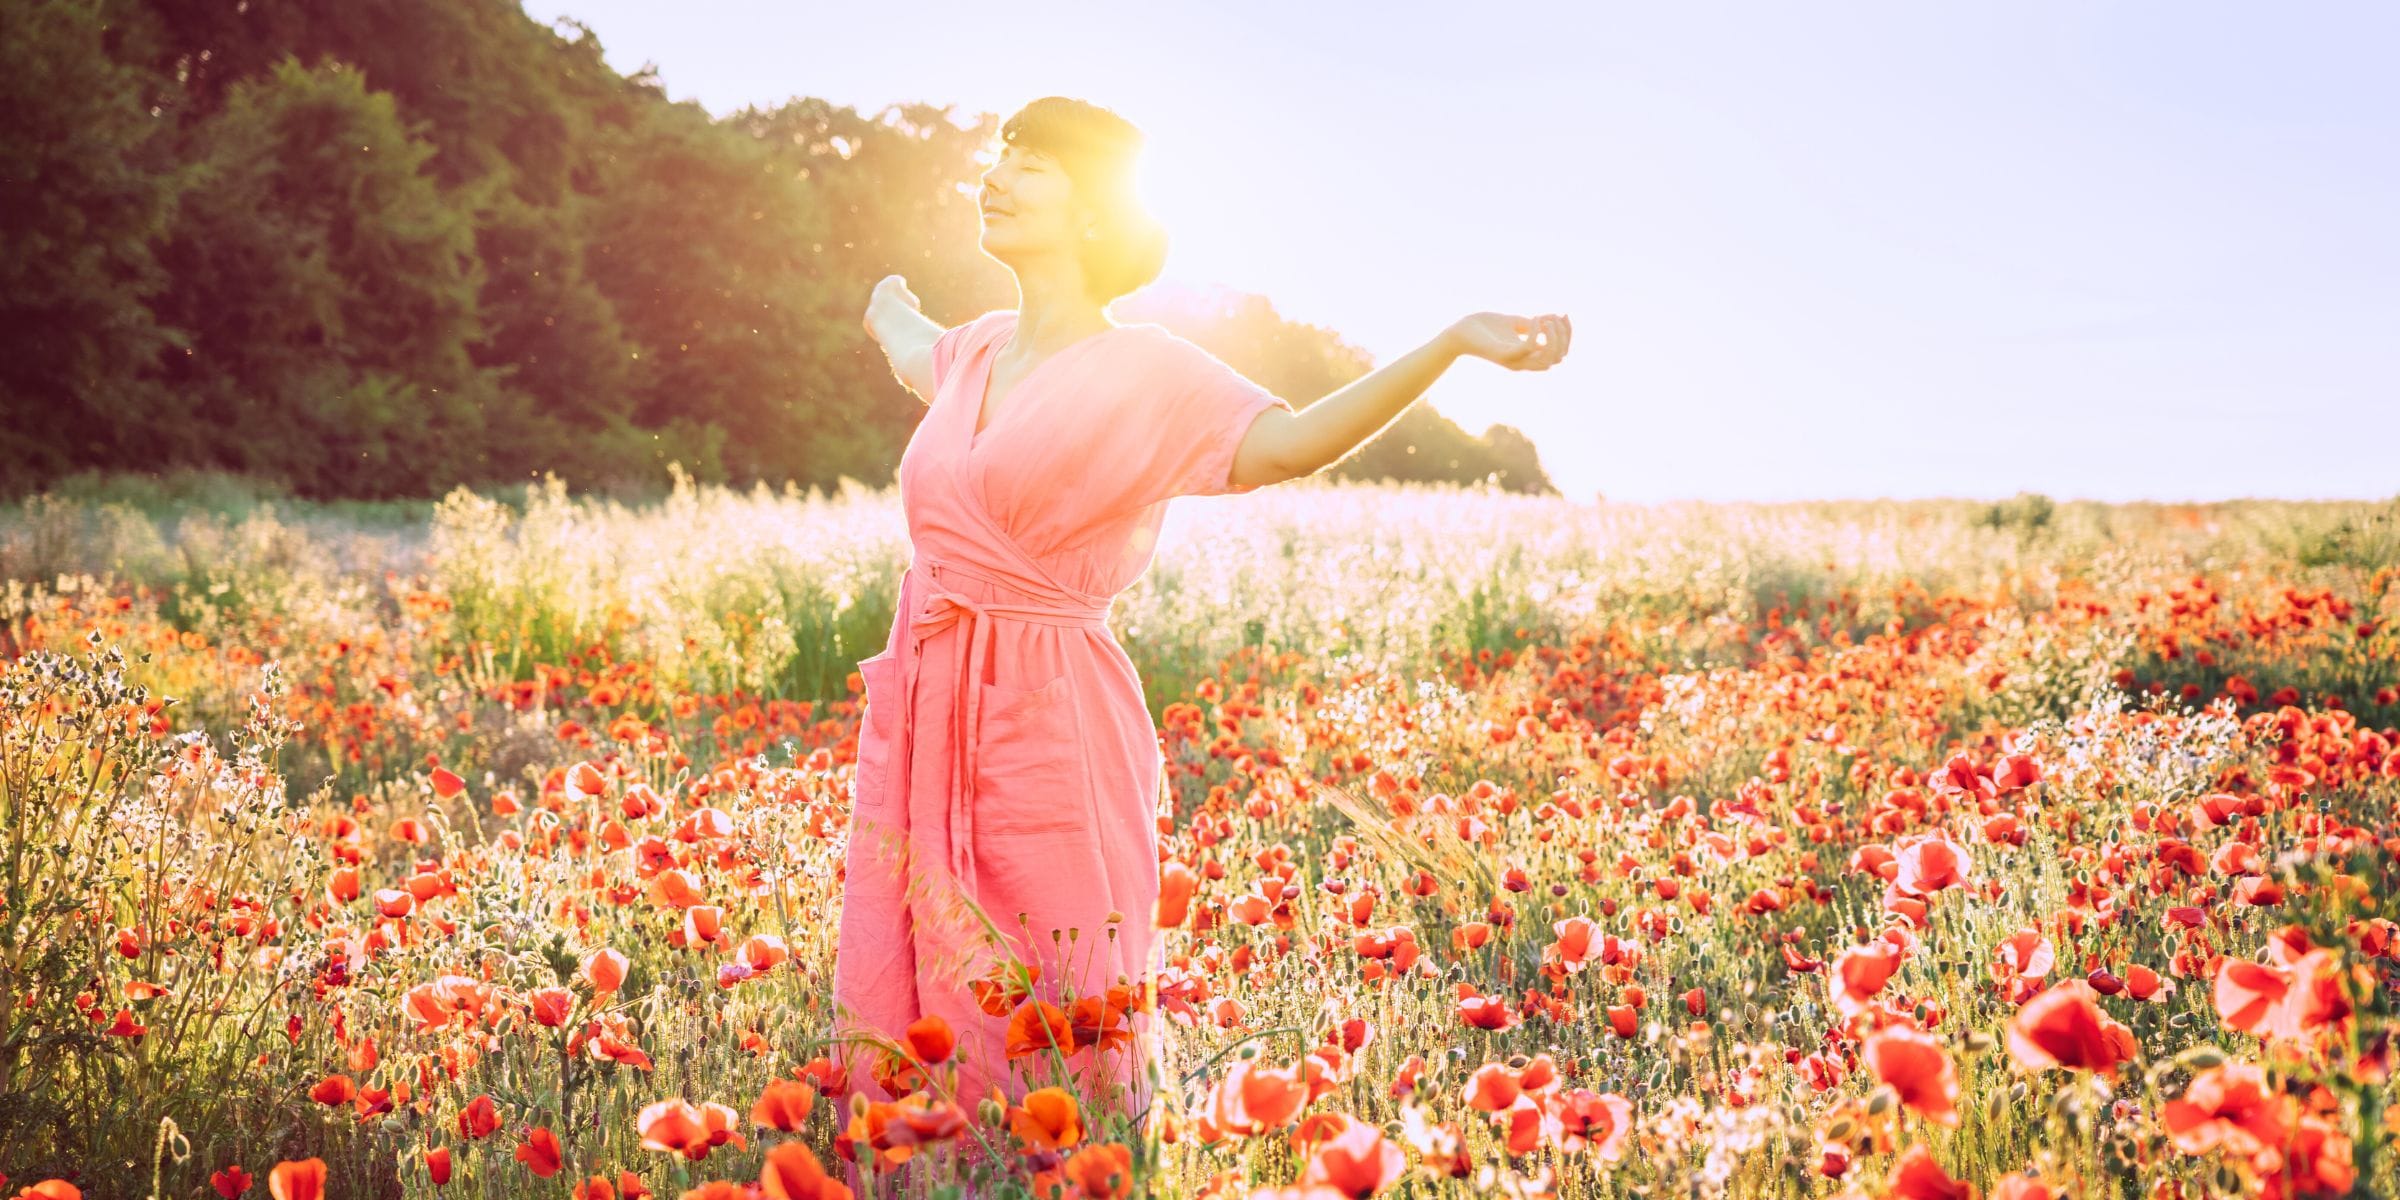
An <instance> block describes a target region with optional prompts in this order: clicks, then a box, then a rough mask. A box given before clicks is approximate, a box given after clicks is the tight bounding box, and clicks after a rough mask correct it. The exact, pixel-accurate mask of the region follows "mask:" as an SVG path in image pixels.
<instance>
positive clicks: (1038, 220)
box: [982, 96, 1167, 305]
mask: <svg viewBox="0 0 2400 1200" xmlns="http://www.w3.org/2000/svg"><path fill="white" fill-rule="evenodd" d="M1000 141H1001V149H1000V160H999V163H998V164H997V165H995V166H994V167H993V168H992V169H991V171H989V172H987V173H986V174H985V176H984V183H983V194H982V202H983V211H984V223H985V227H986V230H987V239H986V240H987V245H986V248H987V249H991V248H992V247H991V246H990V245H989V232H990V231H991V230H993V229H996V228H997V227H998V226H999V225H1001V224H1008V225H1010V226H1011V228H1010V229H1009V232H1008V234H1007V241H1008V242H1009V243H1012V244H1030V243H1034V242H1047V243H1049V244H1053V245H1057V244H1067V245H1072V246H1074V248H1075V250H1074V253H1075V259H1076V265H1077V266H1079V267H1081V268H1082V271H1083V278H1084V283H1085V291H1086V294H1087V295H1088V296H1089V297H1090V298H1091V301H1092V303H1094V304H1102V305H1105V304H1107V303H1108V302H1109V301H1111V300H1114V299H1116V298H1117V297H1119V296H1122V295H1125V294H1126V293H1128V292H1131V291H1133V290H1134V289H1135V288H1139V287H1143V286H1145V285H1147V284H1149V283H1150V282H1151V281H1153V280H1155V279H1157V278H1158V273H1159V271H1160V269H1161V268H1163V267H1164V266H1165V265H1166V261H1167V233H1166V229H1165V228H1164V227H1163V226H1161V225H1160V224H1159V223H1158V221H1157V219H1156V218H1154V217H1152V216H1151V215H1150V213H1149V211H1148V209H1147V208H1145V207H1144V206H1143V204H1142V202H1141V199H1140V197H1139V195H1138V193H1137V190H1136V188H1135V186H1134V181H1135V177H1136V172H1135V167H1136V163H1137V160H1138V158H1139V155H1140V153H1141V149H1142V134H1141V131H1140V130H1138V129H1135V128H1134V127H1133V126H1132V125H1131V124H1129V123H1128V122H1126V120H1125V119H1124V118H1122V117H1120V116H1118V115H1116V114H1115V113H1113V112H1110V111H1109V110H1107V109H1105V108H1101V107H1099V106H1098V105H1093V104H1086V103H1084V102H1082V101H1080V100H1070V99H1067V98H1066V97H1064V96H1046V97H1043V98H1042V99H1040V100H1036V101H1034V102H1033V103H1031V104H1028V105H1026V106H1025V107H1024V108H1023V109H1020V110H1019V111H1018V112H1017V113H1016V115H1014V116H1012V117H1010V118H1009V119H1008V122H1007V123H1006V124H1004V125H1002V126H1001V127H1000ZM995 254H997V251H995Z"/></svg>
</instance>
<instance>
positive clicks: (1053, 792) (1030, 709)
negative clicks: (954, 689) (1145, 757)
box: [975, 675, 1093, 837]
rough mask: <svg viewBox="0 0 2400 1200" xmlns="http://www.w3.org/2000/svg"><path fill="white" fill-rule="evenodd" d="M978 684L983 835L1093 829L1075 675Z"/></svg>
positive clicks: (978, 816) (978, 809) (978, 796)
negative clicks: (1025, 683) (1033, 683)
mask: <svg viewBox="0 0 2400 1200" xmlns="http://www.w3.org/2000/svg"><path fill="white" fill-rule="evenodd" d="M978 686H980V687H981V688H982V689H983V695H982V696H981V698H980V699H979V700H978V701H977V706H978V707H979V708H980V710H981V712H980V713H979V721H980V724H981V728H980V729H979V730H978V732H977V734H976V738H975V742H976V750H975V831H976V833H977V835H978V836H981V835H983V834H992V835H995V836H1001V837H1008V836H1016V835H1026V834H1059V833H1066V832H1070V831H1084V832H1089V831H1091V830H1092V828H1093V825H1092V783H1091V775H1090V772H1089V771H1087V770H1086V769H1085V763H1084V744H1083V727H1082V724H1081V723H1080V722H1079V721H1077V720H1076V711H1075V703H1074V691H1073V689H1072V687H1071V686H1070V680H1069V677H1068V676H1065V675H1061V676H1059V677H1058V678H1056V679H1053V680H1051V681H1050V682H1048V683H1045V684H1043V685H1042V686H1040V687H1037V688H1012V687H1005V686H1002V685H1000V684H996V683H986V684H980V685H978Z"/></svg>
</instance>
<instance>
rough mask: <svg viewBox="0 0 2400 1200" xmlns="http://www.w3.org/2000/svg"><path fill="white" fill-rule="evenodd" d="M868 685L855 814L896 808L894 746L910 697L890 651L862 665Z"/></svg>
mask: <svg viewBox="0 0 2400 1200" xmlns="http://www.w3.org/2000/svg"><path fill="white" fill-rule="evenodd" d="M858 676H859V678H860V679H861V680H863V681H865V683H866V698H867V711H866V715H865V716H864V717H862V718H861V719H860V721H859V724H858V770H857V772H856V774H855V778H854V782H853V787H854V790H853V792H852V794H851V801H850V807H851V810H852V811H853V812H875V813H881V812H886V811H889V810H890V809H892V808H894V807H896V805H897V800H898V798H897V797H895V796H893V795H892V752H893V744H894V742H895V741H897V735H898V733H899V731H900V724H901V712H900V709H901V706H902V705H904V704H906V703H907V700H908V697H907V696H906V695H905V694H903V692H902V690H901V687H900V684H901V678H900V659H899V657H898V656H896V655H894V654H893V653H892V652H891V651H889V650H886V651H884V652H883V653H881V654H878V655H876V656H875V657H873V658H870V659H867V660H865V661H864V662H861V663H859V664H858Z"/></svg>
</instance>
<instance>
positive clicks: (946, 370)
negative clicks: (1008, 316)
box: [926, 317, 982, 402]
mask: <svg viewBox="0 0 2400 1200" xmlns="http://www.w3.org/2000/svg"><path fill="white" fill-rule="evenodd" d="M976 320H977V321H979V320H982V318H981V317H978V318H976ZM974 327H975V321H965V322H961V323H960V324H957V325H953V326H951V327H950V328H948V329H945V330H943V331H942V333H941V336H939V337H937V338H935V339H933V390H934V391H935V392H936V393H939V392H940V391H941V390H942V381H943V380H944V379H947V378H949V377H950V364H951V363H953V362H956V361H958V350H959V347H960V345H961V344H963V343H964V342H965V341H966V340H967V331H968V330H970V329H973V328H974ZM926 399H927V400H928V401H929V402H930V401H931V399H932V397H930V396H929V397H927V398H926Z"/></svg>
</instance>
